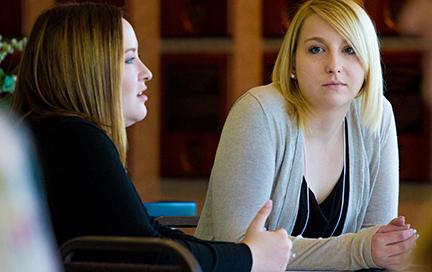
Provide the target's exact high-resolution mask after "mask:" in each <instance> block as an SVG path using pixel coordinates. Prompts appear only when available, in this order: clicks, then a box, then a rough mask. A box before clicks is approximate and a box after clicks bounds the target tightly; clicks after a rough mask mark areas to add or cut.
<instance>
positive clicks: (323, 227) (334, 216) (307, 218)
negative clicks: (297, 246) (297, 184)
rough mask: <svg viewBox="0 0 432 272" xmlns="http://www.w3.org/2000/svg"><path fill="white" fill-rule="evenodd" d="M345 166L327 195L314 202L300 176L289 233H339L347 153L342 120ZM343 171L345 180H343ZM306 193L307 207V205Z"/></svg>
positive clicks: (314, 235)
mask: <svg viewBox="0 0 432 272" xmlns="http://www.w3.org/2000/svg"><path fill="white" fill-rule="evenodd" d="M345 143H346V144H345V168H346V169H342V174H341V175H340V177H339V180H338V182H337V183H336V185H335V186H334V188H333V190H332V192H331V193H330V195H329V196H328V197H327V198H326V199H325V200H324V201H323V202H322V203H321V204H318V201H317V200H316V197H315V195H314V193H313V192H312V190H311V189H309V187H308V185H307V183H306V179H305V178H304V177H303V182H302V185H301V186H302V187H301V192H300V205H299V210H298V213H297V219H296V223H295V225H294V229H293V232H292V233H291V235H292V236H297V235H302V236H303V237H305V238H319V237H322V238H327V237H330V236H337V235H340V234H342V229H343V226H344V223H345V218H346V213H347V208H348V199H349V155H348V126H347V125H346V122H345ZM344 171H346V172H345V181H344ZM308 193H309V209H308V201H307V199H308Z"/></svg>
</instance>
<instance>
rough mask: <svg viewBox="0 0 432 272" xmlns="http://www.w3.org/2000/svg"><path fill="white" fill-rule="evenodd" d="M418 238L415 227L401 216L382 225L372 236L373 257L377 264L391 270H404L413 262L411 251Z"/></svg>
mask: <svg viewBox="0 0 432 272" xmlns="http://www.w3.org/2000/svg"><path fill="white" fill-rule="evenodd" d="M417 238H418V235H417V232H416V230H415V229H412V228H411V227H410V225H409V224H408V225H407V224H405V218H404V217H403V216H399V217H397V218H394V219H393V220H392V221H391V222H390V223H389V224H387V225H384V226H381V227H380V228H379V229H378V231H377V232H376V233H375V234H374V236H373V237H372V259H373V261H374V263H375V264H376V265H378V266H379V267H381V268H386V269H390V270H402V269H404V268H406V267H407V266H409V265H410V263H411V252H412V250H413V249H414V247H415V244H416V240H417Z"/></svg>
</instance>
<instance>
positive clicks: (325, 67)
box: [294, 14, 365, 112]
mask: <svg viewBox="0 0 432 272" xmlns="http://www.w3.org/2000/svg"><path fill="white" fill-rule="evenodd" d="M294 71H295V76H296V78H297V79H296V80H297V81H298V85H299V88H300V91H301V93H302V94H303V96H304V97H305V98H306V100H307V101H308V102H309V103H310V105H311V106H312V108H313V109H314V110H316V111H318V112H322V111H329V110H330V111H333V110H341V111H343V110H348V107H349V104H350V103H351V101H352V100H353V99H354V98H355V96H356V95H357V94H358V92H359V91H360V88H361V87H362V85H363V81H364V78H365V72H364V70H363V68H362V65H361V63H360V60H359V59H358V57H357V56H356V54H355V52H354V49H353V48H352V47H351V46H350V45H349V44H348V43H347V41H345V40H344V38H343V37H342V36H341V35H339V34H338V33H337V32H336V30H335V29H334V28H333V27H332V26H331V25H330V24H329V23H327V22H326V21H325V20H323V19H322V18H321V17H319V16H318V15H315V14H314V15H311V16H310V17H308V18H307V19H306V20H305V21H304V24H303V27H302V29H301V30H300V35H299V40H298V43H297V50H296V56H295V68H294Z"/></svg>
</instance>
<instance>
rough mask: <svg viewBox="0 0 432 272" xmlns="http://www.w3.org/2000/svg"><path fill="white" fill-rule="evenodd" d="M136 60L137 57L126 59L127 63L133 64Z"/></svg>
mask: <svg viewBox="0 0 432 272" xmlns="http://www.w3.org/2000/svg"><path fill="white" fill-rule="evenodd" d="M134 60H135V57H132V58H127V59H126V60H125V63H126V64H132V63H133V62H134Z"/></svg>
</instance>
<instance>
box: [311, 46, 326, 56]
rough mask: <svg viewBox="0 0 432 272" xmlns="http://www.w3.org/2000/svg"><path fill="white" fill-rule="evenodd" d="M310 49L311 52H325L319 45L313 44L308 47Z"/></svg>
mask: <svg viewBox="0 0 432 272" xmlns="http://www.w3.org/2000/svg"><path fill="white" fill-rule="evenodd" d="M308 51H309V53H312V54H319V53H322V52H324V49H323V48H322V47H319V46H312V47H310V48H309V49H308Z"/></svg>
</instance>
